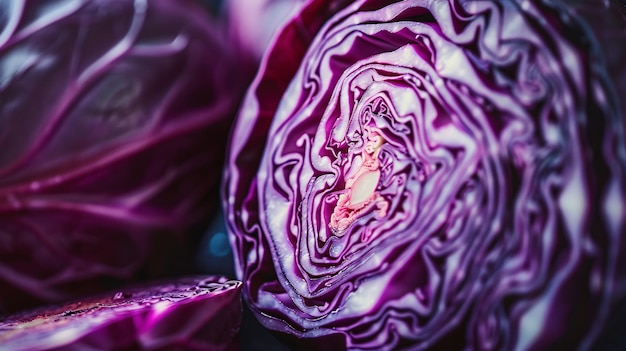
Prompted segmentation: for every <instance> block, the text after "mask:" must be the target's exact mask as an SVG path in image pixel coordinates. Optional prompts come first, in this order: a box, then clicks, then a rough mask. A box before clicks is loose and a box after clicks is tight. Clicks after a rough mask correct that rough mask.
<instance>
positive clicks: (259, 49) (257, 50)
mask: <svg viewBox="0 0 626 351" xmlns="http://www.w3.org/2000/svg"><path fill="white" fill-rule="evenodd" d="M224 2H225V4H224V5H223V6H224V7H225V10H224V12H225V16H226V19H227V22H228V28H229V33H230V36H231V38H232V41H231V45H236V46H239V48H240V49H241V51H242V52H243V53H244V54H246V55H249V58H250V60H251V61H252V62H256V63H258V61H260V59H261V57H262V56H263V54H264V53H265V51H266V50H267V48H268V46H269V45H270V43H271V42H272V39H273V38H274V36H275V35H276V32H277V30H278V29H279V28H280V27H282V26H283V25H285V24H286V23H287V21H288V20H289V19H290V18H292V17H293V16H294V15H295V14H296V13H297V11H298V10H299V9H300V8H301V7H302V6H303V5H304V3H305V2H306V0H225V1H224Z"/></svg>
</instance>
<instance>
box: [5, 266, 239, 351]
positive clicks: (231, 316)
mask: <svg viewBox="0 0 626 351" xmlns="http://www.w3.org/2000/svg"><path fill="white" fill-rule="evenodd" d="M240 290H241V282H239V281H234V280H227V279H226V278H223V277H214V276H210V277H187V278H180V279H178V280H172V281H169V282H161V283H158V284H150V285H145V286H141V287H134V288H130V289H125V290H122V291H119V292H117V293H113V294H108V295H104V296H99V297H91V298H83V299H81V300H77V301H74V302H71V303H66V304H63V305H58V306H49V307H43V308H39V309H36V310H33V311H28V312H21V313H19V314H16V315H13V316H9V317H5V318H4V319H2V320H1V321H0V345H1V346H0V349H3V350H13V351H19V350H24V351H26V350H28V351H38V350H173V349H176V350H181V349H183V350H237V349H238V345H239V326H240V323H241V316H242V305H241V298H240Z"/></svg>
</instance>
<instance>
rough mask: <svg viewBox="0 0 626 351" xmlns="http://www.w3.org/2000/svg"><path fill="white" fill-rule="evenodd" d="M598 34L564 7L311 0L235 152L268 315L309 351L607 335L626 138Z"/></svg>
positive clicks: (228, 200)
mask: <svg viewBox="0 0 626 351" xmlns="http://www.w3.org/2000/svg"><path fill="white" fill-rule="evenodd" d="M587 28H588V27H587V25H586V24H585V23H584V22H583V21H582V20H580V19H579V18H577V17H574V16H573V15H572V11H570V9H569V8H568V7H567V6H565V5H563V4H561V3H559V2H557V1H539V0H537V1H534V0H524V1H470V0H449V1H428V0H423V1H417V0H416V1H391V0H387V1H373V0H357V1H342V0H335V1H330V0H326V1H324V0H320V1H315V0H314V1H310V2H308V3H307V6H306V7H305V8H304V9H303V10H302V12H301V13H299V14H298V15H297V16H296V17H295V18H294V19H292V20H291V21H290V22H289V23H288V24H287V26H286V27H285V28H284V29H283V30H282V32H281V33H280V34H279V36H278V37H277V38H276V39H275V41H274V43H273V46H272V47H271V48H270V51H269V52H268V53H267V54H266V55H265V57H264V60H263V62H262V65H261V70H260V72H259V73H258V75H257V77H256V79H255V81H254V83H253V86H252V87H251V89H250V90H249V91H248V95H247V98H246V100H245V102H244V105H243V108H242V109H241V111H240V115H239V118H238V120H237V122H236V126H235V129H234V133H233V135H232V139H231V144H230V150H229V157H230V158H229V166H230V167H229V168H228V169H227V171H226V181H225V184H224V192H225V199H224V204H225V207H226V211H227V220H228V228H229V232H230V234H231V241H232V243H233V246H234V251H235V256H236V263H237V270H238V276H239V278H240V279H242V280H243V281H244V287H243V293H244V298H245V300H246V301H247V302H248V303H249V304H250V305H251V307H252V310H253V311H254V312H255V313H256V315H257V318H258V319H259V320H260V321H261V322H262V323H263V324H264V325H265V326H266V327H268V328H270V329H272V330H275V331H278V332H280V333H282V334H283V336H284V337H285V338H286V339H287V340H290V342H292V343H293V344H297V345H298V348H307V347H309V348H312V349H323V348H327V349H333V350H339V349H354V350H392V349H393V350H404V349H410V350H426V349H434V350H468V349H471V350H556V349H560V350H576V349H587V348H589V347H590V345H591V343H592V342H593V340H594V338H595V337H596V336H597V334H598V332H599V331H600V330H601V328H602V326H603V322H604V321H605V319H606V317H607V315H608V313H609V309H610V307H611V305H612V304H613V303H614V302H615V301H617V299H618V298H621V297H622V296H623V290H620V287H621V288H623V285H620V284H622V283H623V282H624V277H625V275H626V272H624V268H623V267H624V265H623V263H624V258H625V254H624V252H626V251H624V249H625V239H626V234H625V230H624V218H626V216H625V212H624V206H625V198H626V193H625V192H626V189H625V187H624V186H625V185H626V182H625V173H624V172H625V170H626V152H625V151H626V149H625V147H624V140H625V139H624V121H623V119H624V117H625V116H624V115H623V114H622V113H621V112H620V109H619V106H618V100H617V95H616V90H615V87H614V86H613V82H612V81H611V80H610V79H609V76H610V75H613V74H614V73H616V72H611V71H609V70H607V66H605V64H604V61H603V56H602V55H603V52H602V50H601V49H600V48H601V47H600V46H599V45H597V41H596V39H595V37H594V36H593V34H592V32H591V31H589V30H587ZM620 38H621V39H620V40H622V41H623V40H624V39H626V35H622V36H621V37H620ZM620 262H621V264H620ZM620 267H622V268H620Z"/></svg>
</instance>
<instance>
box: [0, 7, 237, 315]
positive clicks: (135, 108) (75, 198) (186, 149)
mask: <svg viewBox="0 0 626 351" xmlns="http://www.w3.org/2000/svg"><path fill="white" fill-rule="evenodd" d="M212 21H213V20H212V18H211V17H209V15H208V14H207V13H206V12H205V11H204V9H203V8H202V7H200V6H199V5H198V4H196V3H195V2H193V1H186V0H182V1H178V0H177V1H169V0H106V1H105V0H60V1H59V0H54V1H52V0H41V1H2V2H0V286H1V287H2V288H1V289H0V311H1V310H2V309H3V308H4V309H9V310H15V309H17V308H19V307H23V306H26V305H29V304H32V303H34V302H33V301H34V300H39V301H61V300H65V299H68V298H71V297H72V296H79V295H80V294H85V293H89V292H93V291H98V290H101V289H103V288H106V287H110V286H112V285H114V284H118V283H120V282H122V281H127V280H129V279H130V278H132V277H150V276H161V275H171V274H174V273H176V272H180V271H181V270H183V269H184V268H185V267H186V266H189V265H190V263H187V262H188V261H191V256H192V255H191V254H189V250H188V246H189V240H190V239H189V232H190V230H192V229H193V228H195V227H198V226H200V225H201V224H203V223H206V222H208V220H209V219H210V216H211V215H212V213H213V210H214V209H215V208H216V207H217V206H219V180H220V177H221V173H222V166H223V159H224V150H225V144H226V138H227V134H228V130H229V127H230V124H231V122H232V120H233V117H234V114H235V110H236V108H237V106H238V103H239V101H240V98H241V97H242V96H243V90H244V87H243V86H242V84H243V83H244V82H243V81H242V80H241V79H240V78H241V77H240V76H239V73H238V71H237V57H236V56H235V55H234V54H233V53H232V52H231V50H230V49H229V46H228V45H227V42H226V39H225V35H224V33H223V32H222V29H221V28H220V27H218V26H217V25H214V24H213V23H212Z"/></svg>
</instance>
